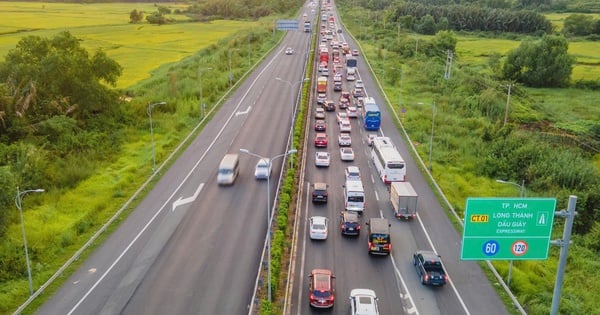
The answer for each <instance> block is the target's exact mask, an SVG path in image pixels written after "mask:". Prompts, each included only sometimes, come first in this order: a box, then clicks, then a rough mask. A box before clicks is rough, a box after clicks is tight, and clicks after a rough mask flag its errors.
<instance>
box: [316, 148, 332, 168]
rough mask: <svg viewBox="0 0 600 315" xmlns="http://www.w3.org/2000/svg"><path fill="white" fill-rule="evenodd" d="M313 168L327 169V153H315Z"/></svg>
mask: <svg viewBox="0 0 600 315" xmlns="http://www.w3.org/2000/svg"><path fill="white" fill-rule="evenodd" d="M315 166H323V167H329V152H322V151H320V152H317V153H315Z"/></svg>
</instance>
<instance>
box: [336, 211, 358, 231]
mask: <svg viewBox="0 0 600 315" xmlns="http://www.w3.org/2000/svg"><path fill="white" fill-rule="evenodd" d="M340 221H341V222H340V229H341V231H342V235H359V234H360V222H359V221H358V214H356V213H355V212H350V211H342V214H341V215H340Z"/></svg>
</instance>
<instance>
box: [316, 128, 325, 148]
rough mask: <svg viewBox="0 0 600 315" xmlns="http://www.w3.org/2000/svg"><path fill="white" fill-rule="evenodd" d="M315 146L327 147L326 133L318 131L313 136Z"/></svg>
mask: <svg viewBox="0 0 600 315" xmlns="http://www.w3.org/2000/svg"><path fill="white" fill-rule="evenodd" d="M315 147H317V148H327V134H326V133H322V132H319V133H317V135H316V136H315Z"/></svg>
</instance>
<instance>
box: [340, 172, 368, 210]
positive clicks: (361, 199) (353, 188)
mask: <svg viewBox="0 0 600 315" xmlns="http://www.w3.org/2000/svg"><path fill="white" fill-rule="evenodd" d="M343 187H344V200H345V201H344V204H345V208H344V209H346V211H354V212H356V213H358V215H362V213H363V211H364V210H365V190H364V188H363V184H362V181H361V180H360V179H358V180H357V179H346V184H345V185H344V186H343Z"/></svg>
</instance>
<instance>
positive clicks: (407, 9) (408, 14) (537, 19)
mask: <svg viewBox="0 0 600 315" xmlns="http://www.w3.org/2000/svg"><path fill="white" fill-rule="evenodd" d="M427 19H429V20H431V21H432V22H433V23H435V24H439V25H441V26H442V28H444V29H448V30H454V31H468V32H474V31H483V32H509V33H521V34H549V33H550V32H552V23H551V22H550V21H548V19H546V18H545V17H544V16H543V15H541V14H539V13H536V12H534V11H529V10H517V11H511V10H505V9H495V8H489V7H479V6H472V5H446V6H435V5H424V4H420V3H414V2H408V3H399V4H398V5H396V6H394V7H391V13H390V17H389V20H391V21H394V22H396V23H399V24H400V25H401V26H402V27H404V28H406V29H410V30H413V31H416V32H419V31H420V30H421V29H419V27H418V26H419V25H422V24H423V21H424V20H425V21H426V20H427ZM439 28H440V27H438V29H439Z"/></svg>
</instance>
